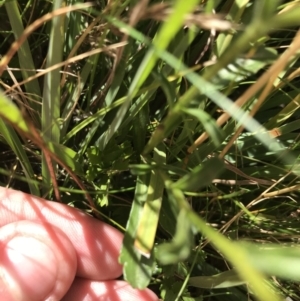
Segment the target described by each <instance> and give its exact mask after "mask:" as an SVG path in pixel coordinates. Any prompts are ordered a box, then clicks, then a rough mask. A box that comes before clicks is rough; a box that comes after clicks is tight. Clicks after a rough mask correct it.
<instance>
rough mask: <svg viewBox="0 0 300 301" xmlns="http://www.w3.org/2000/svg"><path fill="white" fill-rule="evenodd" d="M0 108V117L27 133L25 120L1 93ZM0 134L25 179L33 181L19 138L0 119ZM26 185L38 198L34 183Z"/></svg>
mask: <svg viewBox="0 0 300 301" xmlns="http://www.w3.org/2000/svg"><path fill="white" fill-rule="evenodd" d="M0 107H1V108H2V109H1V112H0V117H2V118H3V119H4V120H6V121H8V122H9V123H10V124H12V125H13V126H14V127H16V128H17V129H18V130H20V131H21V132H24V133H29V128H28V126H27V124H26V122H25V120H24V119H23V116H22V114H21V112H20V111H19V109H18V108H17V107H16V105H15V104H13V103H12V102H11V101H10V100H9V99H7V98H6V97H5V96H4V95H3V94H2V93H1V92H0ZM0 132H1V134H2V135H3V137H4V139H5V140H6V142H7V143H8V145H9V146H10V147H11V149H12V150H13V151H14V153H15V154H16V156H17V157H18V159H19V160H20V163H21V165H22V168H23V171H24V174H25V176H26V178H28V179H29V180H32V179H34V172H33V170H32V166H31V164H30V161H29V159H28V157H27V155H26V152H25V151H24V149H23V146H22V143H21V141H20V139H19V136H18V135H17V134H16V132H15V131H14V129H13V128H12V127H11V126H9V125H7V124H5V123H4V121H3V120H2V119H0ZM28 185H29V188H30V192H31V193H32V194H33V195H37V196H40V192H39V187H38V184H37V183H36V182H32V181H28Z"/></svg>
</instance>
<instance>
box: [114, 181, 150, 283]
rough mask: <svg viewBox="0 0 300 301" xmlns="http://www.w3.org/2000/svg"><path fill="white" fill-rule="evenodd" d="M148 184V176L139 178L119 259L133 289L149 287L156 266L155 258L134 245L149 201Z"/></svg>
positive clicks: (126, 278)
mask: <svg viewBox="0 0 300 301" xmlns="http://www.w3.org/2000/svg"><path fill="white" fill-rule="evenodd" d="M147 182H148V178H147V176H139V177H138V179H137V184H136V190H135V195H134V200H133V203H132V207H131V211H130V215H129V219H128V222H127V226H126V233H125V236H124V239H123V245H122V249H121V254H120V257H119V261H120V263H121V264H123V274H124V279H125V280H126V281H128V282H129V283H130V284H131V286H132V287H134V288H138V289H144V288H146V287H147V286H148V284H149V282H150V280H151V275H152V270H153V265H154V261H153V256H151V257H150V258H146V257H145V256H143V255H142V254H141V253H140V252H138V251H137V250H136V248H135V247H134V245H133V244H134V237H135V236H136V231H137V227H138V223H139V220H140V217H141V215H142V213H143V205H144V203H145V202H146V199H147V191H148V183H147Z"/></svg>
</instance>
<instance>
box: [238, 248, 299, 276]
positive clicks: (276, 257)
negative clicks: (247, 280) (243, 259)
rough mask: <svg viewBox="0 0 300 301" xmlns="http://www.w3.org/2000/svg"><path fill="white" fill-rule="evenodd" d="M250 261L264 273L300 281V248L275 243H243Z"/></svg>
mask: <svg viewBox="0 0 300 301" xmlns="http://www.w3.org/2000/svg"><path fill="white" fill-rule="evenodd" d="M241 246H242V247H244V250H245V251H246V253H247V256H248V260H249V262H250V263H251V264H252V265H253V266H254V267H255V268H256V269H258V270H260V271H261V272H262V273H264V274H266V275H269V276H277V277H281V278H283V279H288V280H293V281H300V256H299V254H300V248H299V247H297V246H296V247H283V246H278V245H275V244H273V245H272V244H266V245H262V246H258V245H255V244H242V245H241Z"/></svg>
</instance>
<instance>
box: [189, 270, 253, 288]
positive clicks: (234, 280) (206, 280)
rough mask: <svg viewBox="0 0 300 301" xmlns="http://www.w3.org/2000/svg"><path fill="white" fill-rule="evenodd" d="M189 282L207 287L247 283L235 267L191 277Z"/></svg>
mask: <svg viewBox="0 0 300 301" xmlns="http://www.w3.org/2000/svg"><path fill="white" fill-rule="evenodd" d="M188 283H189V285H190V286H194V287H200V288H206V289H217V288H227V287H233V286H238V285H243V284H247V282H246V281H245V280H242V279H241V277H240V275H239V274H238V272H237V271H236V270H235V269H232V270H229V271H226V272H223V273H220V274H216V275H213V276H196V277H190V279H189V282H188Z"/></svg>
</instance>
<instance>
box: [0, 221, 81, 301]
mask: <svg viewBox="0 0 300 301" xmlns="http://www.w3.org/2000/svg"><path fill="white" fill-rule="evenodd" d="M52 235H55V236H56V238H57V239H53V237H52ZM0 262H1V265H0V274H1V277H0V300H6V301H10V300H14V301H15V300H18V301H40V300H45V301H47V300H60V299H61V298H62V297H63V295H64V294H65V293H66V292H67V291H68V289H69V288H70V286H71V284H72V282H73V280H74V277H75V273H76V262H77V259H76V254H75V250H74V248H73V245H72V243H71V242H70V241H69V239H68V238H67V237H66V236H65V234H64V233H63V232H62V231H60V230H59V229H56V231H55V234H53V233H51V232H49V230H48V229H47V228H46V227H45V224H37V223H33V222H31V221H19V222H15V223H10V224H7V225H5V226H3V227H1V228H0Z"/></svg>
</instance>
